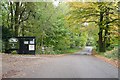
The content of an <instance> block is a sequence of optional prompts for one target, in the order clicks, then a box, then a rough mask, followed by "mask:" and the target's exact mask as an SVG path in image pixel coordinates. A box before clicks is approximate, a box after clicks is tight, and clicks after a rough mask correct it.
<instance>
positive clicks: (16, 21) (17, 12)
mask: <svg viewBox="0 0 120 80" xmlns="http://www.w3.org/2000/svg"><path fill="white" fill-rule="evenodd" d="M18 16H19V2H16V10H15V37H17V36H18V29H19V25H18V22H19V21H18Z"/></svg>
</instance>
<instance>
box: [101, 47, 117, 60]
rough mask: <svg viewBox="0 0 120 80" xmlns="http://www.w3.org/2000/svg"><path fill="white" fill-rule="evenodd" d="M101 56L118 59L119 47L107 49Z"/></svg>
mask: <svg viewBox="0 0 120 80" xmlns="http://www.w3.org/2000/svg"><path fill="white" fill-rule="evenodd" d="M100 55H101V56H104V57H106V58H108V59H112V60H117V59H118V49H116V48H115V49H113V50H111V51H106V52H104V53H100Z"/></svg>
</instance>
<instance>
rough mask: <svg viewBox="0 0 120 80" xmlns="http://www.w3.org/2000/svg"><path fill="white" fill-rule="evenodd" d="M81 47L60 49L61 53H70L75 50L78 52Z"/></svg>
mask: <svg viewBox="0 0 120 80" xmlns="http://www.w3.org/2000/svg"><path fill="white" fill-rule="evenodd" d="M80 50H81V49H79V48H70V49H67V50H63V51H62V54H71V53H75V52H78V51H80Z"/></svg>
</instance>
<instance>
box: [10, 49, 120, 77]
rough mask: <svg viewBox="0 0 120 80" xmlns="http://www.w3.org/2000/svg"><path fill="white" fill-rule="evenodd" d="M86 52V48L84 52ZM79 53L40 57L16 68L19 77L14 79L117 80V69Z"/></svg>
mask: <svg viewBox="0 0 120 80" xmlns="http://www.w3.org/2000/svg"><path fill="white" fill-rule="evenodd" d="M87 51H88V48H87V50H86V52H87ZM83 52H85V50H84V51H81V52H78V53H76V54H72V55H65V56H60V57H40V58H38V59H36V60H34V61H32V62H29V63H30V64H29V65H28V66H27V67H24V66H18V67H16V70H21V71H22V73H21V74H20V75H14V76H9V77H14V78H118V69H117V68H116V67H114V66H112V65H111V64H109V63H106V62H104V61H102V60H100V59H98V58H96V57H94V56H91V55H81V53H83Z"/></svg>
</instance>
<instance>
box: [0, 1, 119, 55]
mask: <svg viewBox="0 0 120 80" xmlns="http://www.w3.org/2000/svg"><path fill="white" fill-rule="evenodd" d="M0 4H1V11H2V12H1V14H0V17H1V19H2V20H0V22H1V24H0V26H1V27H2V41H3V42H6V40H7V38H8V37H16V36H35V37H36V39H37V52H38V53H43V52H41V51H42V50H41V49H42V47H45V49H46V53H50V54H53V53H55V52H57V53H60V52H61V51H63V50H66V49H69V48H82V47H84V46H86V45H92V46H95V47H96V46H97V47H98V49H99V51H101V52H103V51H106V49H107V48H109V47H110V46H113V45H116V44H117V39H118V32H117V30H118V26H117V25H118V20H119V19H118V12H117V10H118V5H117V3H113V2H106V3H105V2H101V3H97V2H96V3H93V2H92V3H81V2H80V3H76V2H71V3H64V2H59V3H58V5H54V4H53V2H13V1H9V2H4V1H1V3H0Z"/></svg>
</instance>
